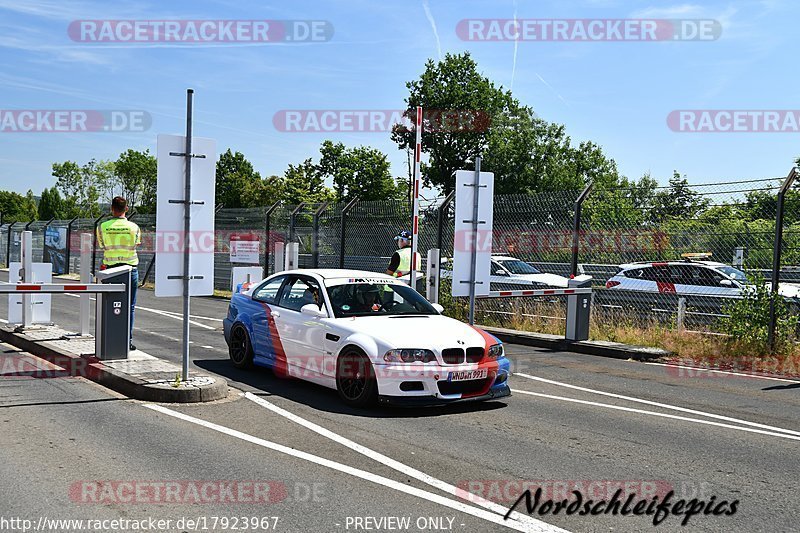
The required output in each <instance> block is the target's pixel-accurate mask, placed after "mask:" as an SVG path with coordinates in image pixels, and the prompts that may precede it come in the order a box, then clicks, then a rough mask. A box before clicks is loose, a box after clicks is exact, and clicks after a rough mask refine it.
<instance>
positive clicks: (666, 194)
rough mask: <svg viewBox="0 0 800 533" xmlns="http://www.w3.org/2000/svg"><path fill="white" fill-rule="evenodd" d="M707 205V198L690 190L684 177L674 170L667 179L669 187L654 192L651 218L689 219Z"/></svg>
mask: <svg viewBox="0 0 800 533" xmlns="http://www.w3.org/2000/svg"><path fill="white" fill-rule="evenodd" d="M707 206H708V200H706V199H704V198H703V197H702V196H701V195H700V193H698V192H697V191H694V190H692V188H691V187H690V186H689V182H688V181H687V179H686V177H685V176H683V177H681V175H680V173H679V172H678V171H677V170H676V171H674V172H673V174H672V177H671V178H670V180H669V188H668V189H667V190H664V191H659V192H657V193H656V195H655V198H654V200H653V209H652V212H651V213H652V220H653V222H659V221H662V220H664V219H667V218H681V219H691V218H695V217H697V216H698V215H699V214H700V213H701V212H702V211H703V210H704V209H705V208H706V207H707Z"/></svg>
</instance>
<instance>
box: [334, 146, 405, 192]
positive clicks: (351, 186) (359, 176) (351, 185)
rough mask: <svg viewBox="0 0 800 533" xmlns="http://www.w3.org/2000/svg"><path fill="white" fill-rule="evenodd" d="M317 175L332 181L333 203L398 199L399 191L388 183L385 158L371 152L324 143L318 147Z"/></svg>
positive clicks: (380, 153) (363, 148)
mask: <svg viewBox="0 0 800 533" xmlns="http://www.w3.org/2000/svg"><path fill="white" fill-rule="evenodd" d="M320 154H321V158H320V162H319V165H318V169H319V172H320V174H321V175H322V176H330V177H332V179H333V190H334V192H335V194H336V200H337V201H349V200H351V199H352V198H359V199H361V200H386V199H391V198H398V197H399V196H401V195H402V194H403V190H402V189H400V188H399V187H398V185H397V184H396V183H395V181H394V180H393V179H392V174H391V172H390V171H389V160H388V159H387V158H386V154H384V153H383V152H381V151H380V150H377V149H375V148H370V147H367V146H358V147H355V148H346V147H345V145H344V144H342V143H335V144H334V143H333V142H331V141H325V142H323V143H322V146H321V147H320Z"/></svg>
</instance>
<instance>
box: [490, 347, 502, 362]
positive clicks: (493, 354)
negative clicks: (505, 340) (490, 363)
mask: <svg viewBox="0 0 800 533" xmlns="http://www.w3.org/2000/svg"><path fill="white" fill-rule="evenodd" d="M504 354H505V350H503V345H502V344H492V345H491V346H489V359H500V358H501V357H503V355H504Z"/></svg>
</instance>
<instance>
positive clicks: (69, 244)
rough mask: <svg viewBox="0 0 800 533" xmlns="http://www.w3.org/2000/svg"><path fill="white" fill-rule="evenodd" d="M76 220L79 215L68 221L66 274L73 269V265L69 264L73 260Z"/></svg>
mask: <svg viewBox="0 0 800 533" xmlns="http://www.w3.org/2000/svg"><path fill="white" fill-rule="evenodd" d="M76 220H78V217H75V218H73V219H72V220H70V221H69V222H68V223H67V260H66V263H67V266H66V272H64V274H69V273H70V271H71V270H72V266H71V265H70V264H69V263H70V261H72V223H73V222H75V221H76Z"/></svg>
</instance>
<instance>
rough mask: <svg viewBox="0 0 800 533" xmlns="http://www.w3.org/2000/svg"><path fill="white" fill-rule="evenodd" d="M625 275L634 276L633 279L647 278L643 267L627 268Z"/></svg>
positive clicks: (627, 276)
mask: <svg viewBox="0 0 800 533" xmlns="http://www.w3.org/2000/svg"><path fill="white" fill-rule="evenodd" d="M625 277H626V278H633V279H645V278H644V277H643V269H641V268H634V269H631V270H626V271H625Z"/></svg>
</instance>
